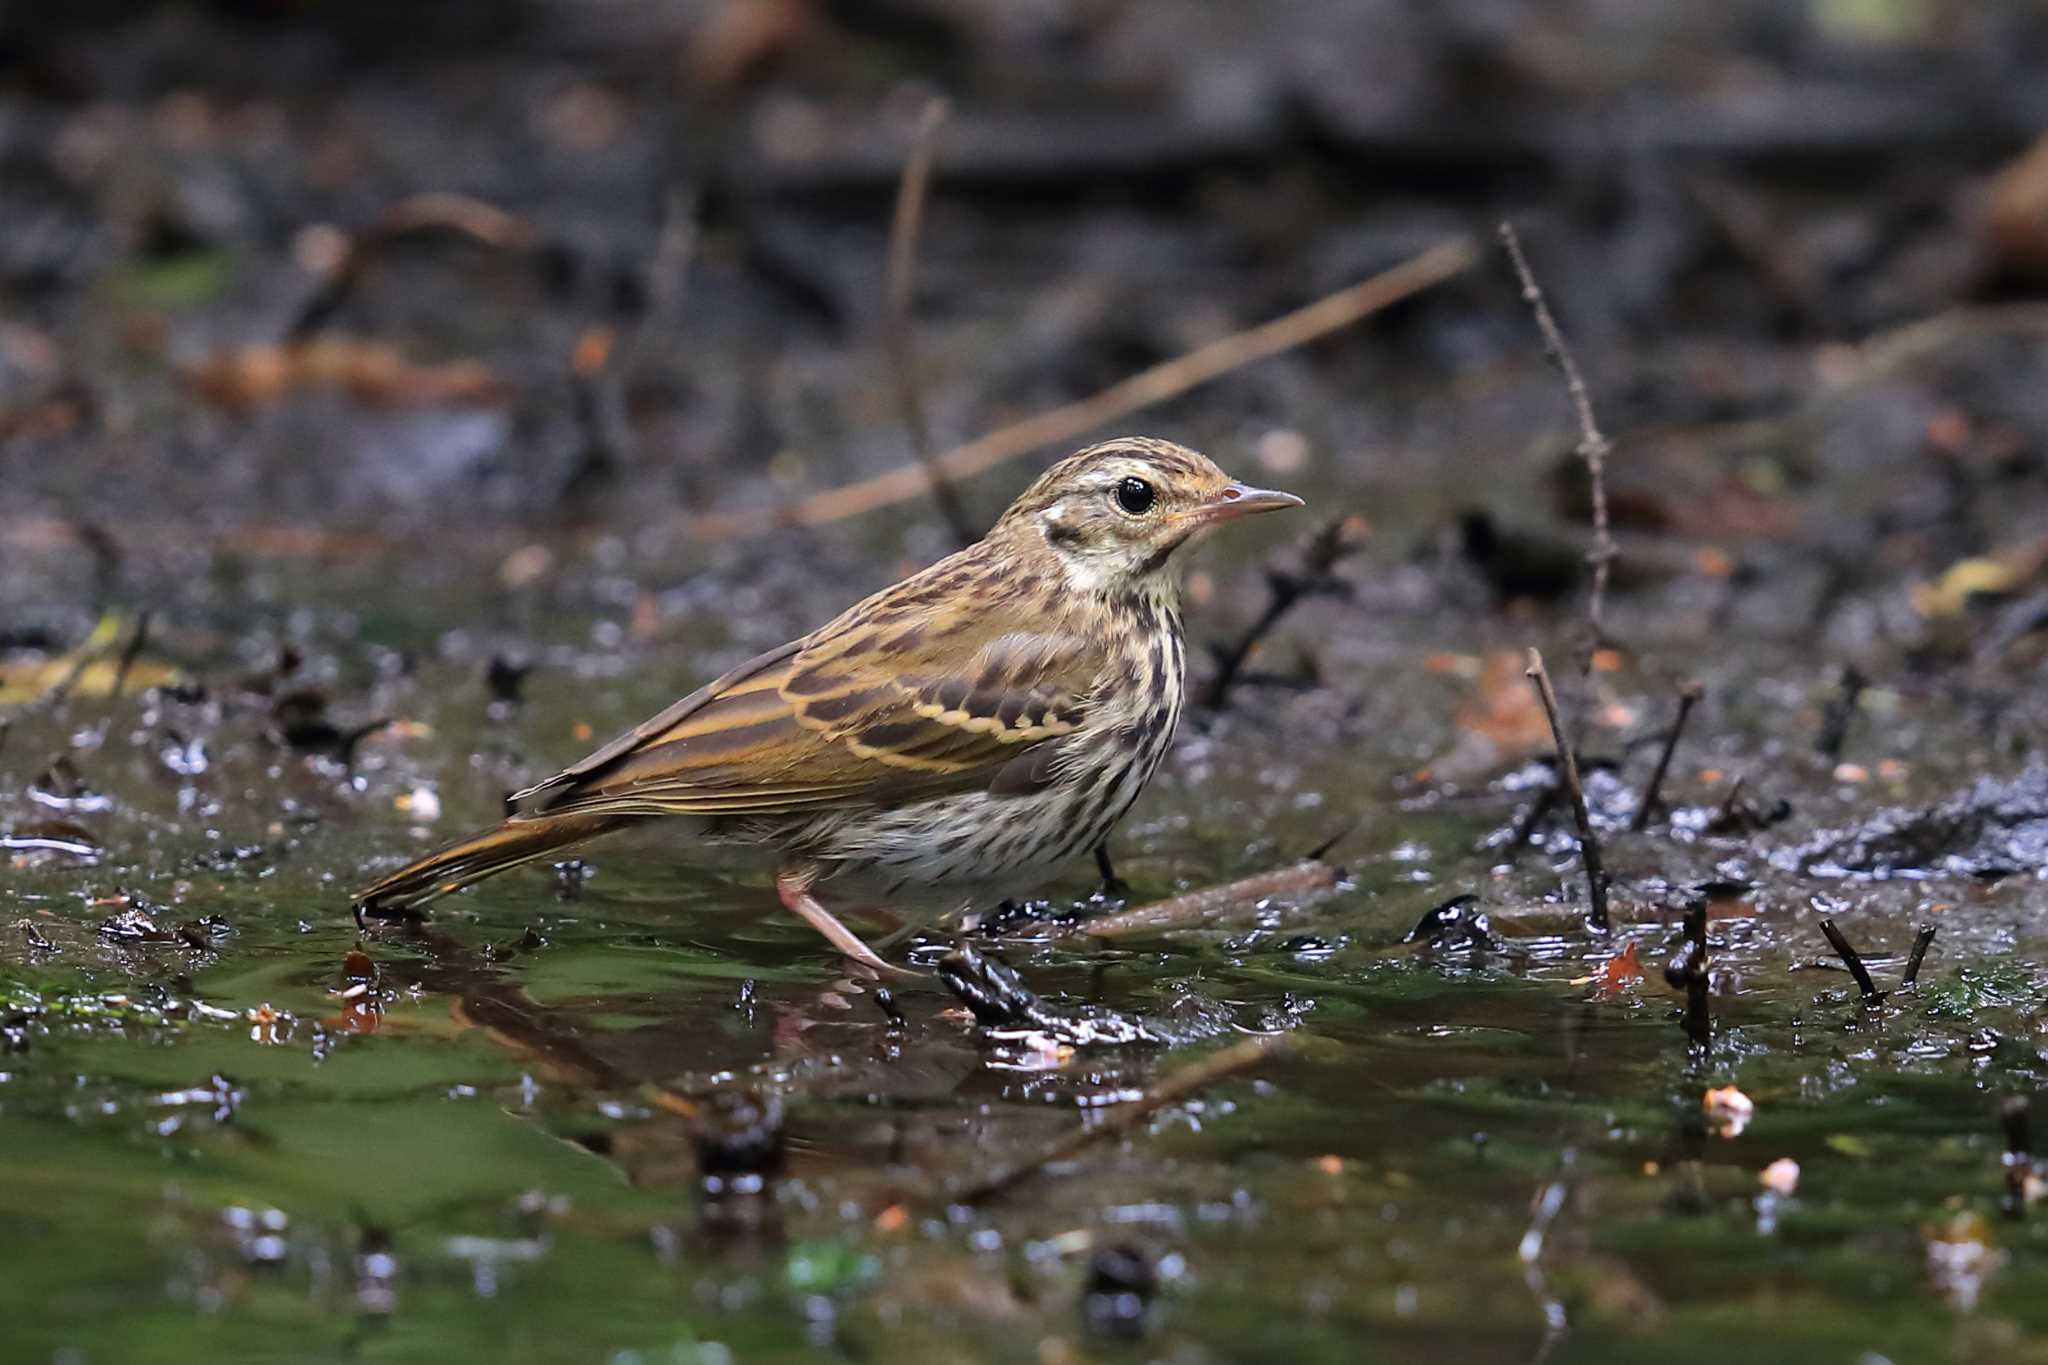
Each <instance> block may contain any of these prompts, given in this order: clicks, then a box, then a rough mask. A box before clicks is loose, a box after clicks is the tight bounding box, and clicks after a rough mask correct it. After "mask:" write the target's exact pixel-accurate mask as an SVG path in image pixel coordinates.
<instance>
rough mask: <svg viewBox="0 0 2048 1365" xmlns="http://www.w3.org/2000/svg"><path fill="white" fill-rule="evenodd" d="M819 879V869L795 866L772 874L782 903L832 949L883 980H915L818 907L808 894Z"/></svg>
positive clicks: (825, 910) (817, 902)
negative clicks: (894, 977)
mask: <svg viewBox="0 0 2048 1365" xmlns="http://www.w3.org/2000/svg"><path fill="white" fill-rule="evenodd" d="M817 879H818V869H817V868H815V867H807V866H803V865H797V866H793V867H785V868H783V869H782V870H781V871H779V872H777V873H776V874H775V893H776V894H777V895H779V896H781V897H782V903H783V905H784V906H785V907H787V908H788V909H789V910H790V911H791V912H792V913H794V914H797V915H800V916H802V917H803V921H804V923H806V924H808V925H810V926H811V927H812V928H813V929H816V930H817V931H818V932H819V933H821V934H823V935H824V936H825V939H826V941H827V942H828V943H830V944H831V945H832V946H833V947H834V948H837V949H838V950H839V951H840V952H842V953H844V954H846V956H848V957H850V958H852V959H853V960H854V961H855V962H858V963H860V964H861V965H862V966H863V967H867V968H870V969H872V970H873V971H875V972H877V973H880V974H881V975H884V976H917V975H918V973H917V972H913V971H909V970H907V969H905V968H902V967H892V966H890V965H889V964H888V963H887V962H885V961H883V960H882V958H881V957H880V956H878V955H877V954H876V952H875V950H874V949H872V948H870V947H868V945H867V944H865V943H862V942H861V941H860V939H858V938H856V937H855V936H854V933H853V931H852V930H851V929H849V928H847V927H846V926H845V925H843V924H841V923H840V922H839V921H838V920H837V919H836V918H834V917H833V914H832V912H831V911H830V910H827V909H826V908H825V907H824V906H823V905H822V904H820V903H819V901H818V898H817V897H816V896H814V895H812V894H811V884H812V883H813V882H815V881H816V880H817Z"/></svg>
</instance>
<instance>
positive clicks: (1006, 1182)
mask: <svg viewBox="0 0 2048 1365" xmlns="http://www.w3.org/2000/svg"><path fill="white" fill-rule="evenodd" d="M1293 1045H1294V1037H1293V1035H1292V1034H1286V1033H1274V1034H1266V1035H1263V1036H1261V1037H1257V1038H1247V1039H1245V1040H1244V1041H1243V1042H1240V1043H1234V1044H1232V1045H1231V1046H1229V1047H1227V1048H1224V1049H1223V1050H1222V1051H1221V1052H1218V1053H1215V1054H1213V1055H1211V1056H1209V1057H1205V1058H1203V1059H1202V1060H1201V1061H1199V1062H1196V1063H1194V1064H1192V1065H1190V1066H1184V1067H1182V1068H1181V1069H1180V1070H1178V1071H1176V1072H1174V1073H1173V1074H1172V1075H1170V1076H1168V1077H1167V1078H1166V1079H1164V1080H1162V1081H1159V1082H1157V1083H1155V1084H1154V1085H1152V1086H1150V1087H1149V1088H1148V1089H1147V1090H1146V1091H1145V1093H1144V1094H1143V1095H1142V1096H1140V1097H1139V1098H1138V1099H1135V1100H1133V1101H1131V1102H1130V1103H1129V1104H1121V1105H1117V1106H1116V1107H1115V1108H1113V1109H1110V1110H1109V1111H1108V1112H1107V1113H1105V1114H1104V1115H1103V1116H1102V1119H1101V1121H1100V1122H1097V1123H1093V1124H1085V1125H1083V1126H1082V1127H1079V1128H1076V1129H1075V1130H1073V1131H1072V1132H1070V1133H1068V1134H1067V1135H1066V1136H1065V1137H1063V1138H1061V1139H1060V1140H1059V1141H1057V1142H1055V1143H1053V1144H1052V1145H1051V1146H1049V1147H1047V1148H1046V1149H1045V1150H1044V1151H1042V1152H1040V1153H1039V1154H1038V1155H1037V1156H1035V1157H1032V1158H1030V1159H1029V1160H1027V1161H1023V1162H1020V1163H1018V1164H1017V1165H1015V1166H1011V1167H1008V1168H1006V1169H1004V1170H1001V1171H998V1172H996V1173H995V1174H994V1175H990V1176H984V1177H982V1178H981V1179H979V1180H976V1181H974V1182H972V1183H971V1184H969V1185H967V1186H966V1188H964V1189H960V1190H956V1191H954V1192H951V1193H950V1194H949V1195H948V1196H947V1202H949V1203H968V1204H973V1203H979V1202H980V1201H982V1200H984V1199H988V1198H991V1197H993V1196H995V1195H998V1194H1001V1193H1003V1192H1004V1191H1005V1190H1008V1189H1010V1188H1011V1187H1012V1186H1015V1185H1018V1184H1021V1183H1022V1182H1024V1181H1025V1180H1028V1179H1030V1178H1031V1177H1032V1176H1034V1175H1036V1174H1038V1173H1039V1172H1040V1171H1042V1170H1044V1169H1045V1168H1046V1167H1048V1166H1051V1165H1054V1164H1056V1163H1058V1162H1061V1161H1065V1160H1066V1159H1067V1158H1069V1157H1071V1156H1073V1155H1075V1154H1076V1153H1078V1152H1081V1151H1083V1150H1085V1149H1086V1148H1088V1147H1091V1146H1093V1145H1094V1144H1095V1143H1098V1142H1101V1141H1103V1140H1105V1139H1108V1138H1120V1137H1123V1136H1124V1135H1125V1134H1127V1133H1129V1132H1130V1131H1131V1130H1132V1129H1134V1128H1136V1127H1137V1126H1138V1125H1139V1124H1141V1123H1143V1122H1144V1121H1145V1120H1146V1119H1149V1118H1151V1117H1152V1115H1153V1114H1155V1113H1157V1112H1158V1111H1159V1110H1161V1109H1164V1108H1165V1107H1166V1106H1167V1105H1169V1104H1172V1103H1174V1102H1175V1101H1177V1100H1181V1099H1185V1098H1186V1097H1187V1096H1189V1095H1191V1094H1193V1093H1194V1092H1195V1091H1197V1090H1200V1089H1202V1088H1203V1087H1205V1086H1210V1085H1214V1084H1215V1083H1216V1082H1217V1081H1220V1080H1223V1079H1225V1078H1226V1077H1230V1076H1234V1075H1236V1074H1237V1073H1238V1072H1240V1071H1246V1070H1249V1069H1250V1068H1252V1067H1255V1066H1257V1065H1258V1064H1259V1063H1260V1062H1263V1061H1266V1060H1267V1059H1269V1058H1271V1057H1276V1056H1280V1055H1283V1054H1285V1053H1286V1052H1288V1051H1290V1050H1291V1049H1292V1048H1293Z"/></svg>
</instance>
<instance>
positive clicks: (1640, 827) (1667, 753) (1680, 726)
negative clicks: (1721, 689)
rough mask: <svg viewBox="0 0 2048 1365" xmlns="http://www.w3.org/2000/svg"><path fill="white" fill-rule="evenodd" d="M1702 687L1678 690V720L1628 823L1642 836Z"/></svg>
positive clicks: (1694, 684) (1693, 683)
mask: <svg viewBox="0 0 2048 1365" xmlns="http://www.w3.org/2000/svg"><path fill="white" fill-rule="evenodd" d="M1699 699H1700V685H1699V683H1697V682H1688V683H1686V684H1685V685H1684V686H1683V687H1681V688H1679V689H1678V718H1677V719H1676V720H1673V721H1672V722H1671V730H1670V733H1668V734H1666V735H1665V736H1664V748H1663V749H1662V750H1661V751H1660V752H1659V753H1658V754H1657V766H1656V767H1655V768H1654V769H1652V770H1651V772H1650V783H1649V785H1648V786H1646V787H1644V788H1643V799H1642V800H1641V801H1640V802H1638V803H1637V805H1636V813H1635V818H1634V819H1632V820H1630V821H1629V822H1628V827H1629V829H1630V830H1631V831H1633V832H1634V833H1637V834H1641V833H1642V832H1643V831H1644V830H1646V829H1648V828H1649V827H1650V815H1651V812H1653V811H1655V810H1656V809H1657V807H1658V804H1659V802H1660V797H1659V796H1658V793H1659V792H1661V791H1662V790H1663V788H1664V774H1665V773H1666V772H1668V771H1670V768H1671V756H1672V755H1673V754H1675V753H1677V752H1678V738H1679V736H1680V735H1683V734H1684V733H1685V722H1686V720H1687V718H1688V717H1690V716H1691V715H1692V708H1693V707H1694V706H1696V705H1698V704H1699Z"/></svg>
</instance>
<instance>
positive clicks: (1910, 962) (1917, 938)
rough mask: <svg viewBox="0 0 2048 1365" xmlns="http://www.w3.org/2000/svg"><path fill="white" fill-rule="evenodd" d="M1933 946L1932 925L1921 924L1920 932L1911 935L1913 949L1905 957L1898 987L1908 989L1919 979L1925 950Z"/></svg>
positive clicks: (1924, 958)
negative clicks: (1904, 967) (1904, 966)
mask: <svg viewBox="0 0 2048 1365" xmlns="http://www.w3.org/2000/svg"><path fill="white" fill-rule="evenodd" d="M1933 946H1934V926H1933V925H1931V924H1923V925H1921V926H1920V932H1919V933H1917V934H1915V935H1914V936H1913V951H1912V952H1911V953H1910V954H1908V955H1907V957H1906V970H1905V971H1904V973H1902V974H1901V975H1900V977H1899V989H1900V990H1910V989H1912V987H1913V984H1914V983H1915V982H1916V981H1918V980H1919V979H1920V964H1921V963H1922V962H1925V961H1926V960H1927V950H1928V949H1929V948H1931V947H1933Z"/></svg>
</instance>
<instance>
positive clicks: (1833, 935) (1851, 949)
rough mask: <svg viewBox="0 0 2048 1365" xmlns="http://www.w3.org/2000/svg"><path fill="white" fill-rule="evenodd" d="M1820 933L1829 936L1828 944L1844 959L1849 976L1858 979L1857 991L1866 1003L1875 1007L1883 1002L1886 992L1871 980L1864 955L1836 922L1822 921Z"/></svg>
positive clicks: (1830, 920)
mask: <svg viewBox="0 0 2048 1365" xmlns="http://www.w3.org/2000/svg"><path fill="white" fill-rule="evenodd" d="M1820 931H1821V932H1822V933H1823V934H1826V935H1827V937H1828V943H1829V944H1830V945H1831V946H1832V947H1833V948H1834V950H1835V955H1836V956H1837V957H1840V958H1841V959H1842V962H1843V965H1845V966H1847V967H1848V969H1849V975H1850V976H1853V977H1855V978H1856V989H1857V990H1858V991H1860V992H1862V994H1863V1001H1864V1003H1865V1004H1868V1005H1875V1004H1877V1003H1878V1002H1880V1001H1882V1000H1883V999H1884V992H1883V991H1881V990H1879V989H1878V988H1877V983H1876V982H1875V981H1872V980H1871V979H1870V968H1868V967H1866V966H1864V965H1863V954H1861V953H1859V952H1857V951H1856V945H1855V944H1853V943H1851V942H1849V939H1848V937H1847V936H1846V935H1845V934H1843V933H1842V931H1841V930H1840V929H1839V928H1837V927H1836V925H1835V922H1834V920H1832V919H1823V920H1821V922H1820Z"/></svg>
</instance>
